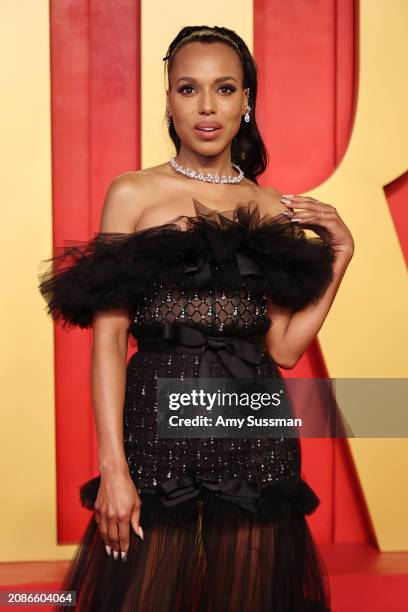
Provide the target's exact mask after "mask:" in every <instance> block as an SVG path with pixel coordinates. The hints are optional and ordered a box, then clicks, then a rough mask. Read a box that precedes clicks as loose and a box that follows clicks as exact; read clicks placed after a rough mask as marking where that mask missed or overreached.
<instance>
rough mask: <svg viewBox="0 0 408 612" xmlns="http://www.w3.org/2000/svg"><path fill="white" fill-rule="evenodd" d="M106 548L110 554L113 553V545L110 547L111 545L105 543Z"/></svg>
mask: <svg viewBox="0 0 408 612" xmlns="http://www.w3.org/2000/svg"><path fill="white" fill-rule="evenodd" d="M105 548H106V552H107V553H108V555H110V554H111V552H112V549H111V547H110V546H108V545H107V544H105Z"/></svg>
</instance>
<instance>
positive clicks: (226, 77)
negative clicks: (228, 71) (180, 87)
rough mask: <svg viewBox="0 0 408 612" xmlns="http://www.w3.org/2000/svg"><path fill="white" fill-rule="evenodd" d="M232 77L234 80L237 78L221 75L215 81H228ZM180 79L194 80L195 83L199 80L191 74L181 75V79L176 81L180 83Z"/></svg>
mask: <svg viewBox="0 0 408 612" xmlns="http://www.w3.org/2000/svg"><path fill="white" fill-rule="evenodd" d="M230 79H232V80H233V81H236V80H237V79H236V78H235V77H233V76H223V77H219V78H218V79H215V81H214V83H220V82H221V81H228V80H230ZM179 81H193V82H194V83H196V82H197V81H196V79H195V78H194V77H190V76H184V77H180V78H179V79H177V81H176V83H178V82H179Z"/></svg>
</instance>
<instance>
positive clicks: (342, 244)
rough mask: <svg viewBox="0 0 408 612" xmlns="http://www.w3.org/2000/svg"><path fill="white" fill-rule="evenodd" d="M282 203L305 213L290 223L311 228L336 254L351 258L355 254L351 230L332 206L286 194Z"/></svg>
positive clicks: (293, 218)
mask: <svg viewBox="0 0 408 612" xmlns="http://www.w3.org/2000/svg"><path fill="white" fill-rule="evenodd" d="M281 202H283V203H284V204H286V206H289V207H290V208H292V209H294V208H300V209H303V210H304V212H296V213H295V214H294V216H293V217H291V218H290V221H291V222H293V223H301V224H302V225H303V226H306V227H308V226H310V227H311V229H313V231H314V232H316V234H318V235H319V236H321V237H322V238H323V239H324V240H325V241H326V242H328V243H329V244H330V245H331V246H332V248H333V250H334V251H335V252H336V253H345V254H347V255H349V256H350V257H351V256H352V255H353V253H354V241H353V236H352V235H351V233H350V230H349V229H348V227H347V226H346V224H345V223H344V221H343V220H342V219H341V217H340V215H339V213H338V212H337V210H336V208H335V207H334V206H331V204H325V203H324V202H320V201H319V200H316V199H315V198H311V197H308V196H295V195H287V194H284V195H282V197H281Z"/></svg>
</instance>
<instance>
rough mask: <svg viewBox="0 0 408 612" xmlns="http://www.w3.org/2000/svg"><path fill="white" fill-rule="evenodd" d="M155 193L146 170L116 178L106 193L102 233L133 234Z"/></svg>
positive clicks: (126, 173) (130, 171) (122, 174)
mask: <svg viewBox="0 0 408 612" xmlns="http://www.w3.org/2000/svg"><path fill="white" fill-rule="evenodd" d="M153 193H154V190H153V186H152V182H151V179H149V177H148V175H147V173H146V172H145V171H144V170H136V171H133V170H129V171H128V172H123V173H121V174H118V175H117V176H115V177H114V178H113V179H112V181H111V183H110V185H109V186H108V189H107V191H106V195H105V199H104V203H103V208H102V215H101V224H100V231H102V232H132V231H134V228H135V226H136V225H137V222H138V220H139V218H140V216H141V215H142V213H143V210H144V209H145V207H146V206H148V205H149V202H150V198H151V196H152V194H153Z"/></svg>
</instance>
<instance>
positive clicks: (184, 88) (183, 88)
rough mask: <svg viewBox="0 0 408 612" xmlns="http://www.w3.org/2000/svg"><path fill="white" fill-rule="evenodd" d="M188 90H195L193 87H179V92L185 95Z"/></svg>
mask: <svg viewBox="0 0 408 612" xmlns="http://www.w3.org/2000/svg"><path fill="white" fill-rule="evenodd" d="M186 89H193V88H192V87H191V85H183V87H179V88H178V90H177V91H178V92H179V93H183V92H184V91H185V90H186ZM187 95H188V94H187Z"/></svg>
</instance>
